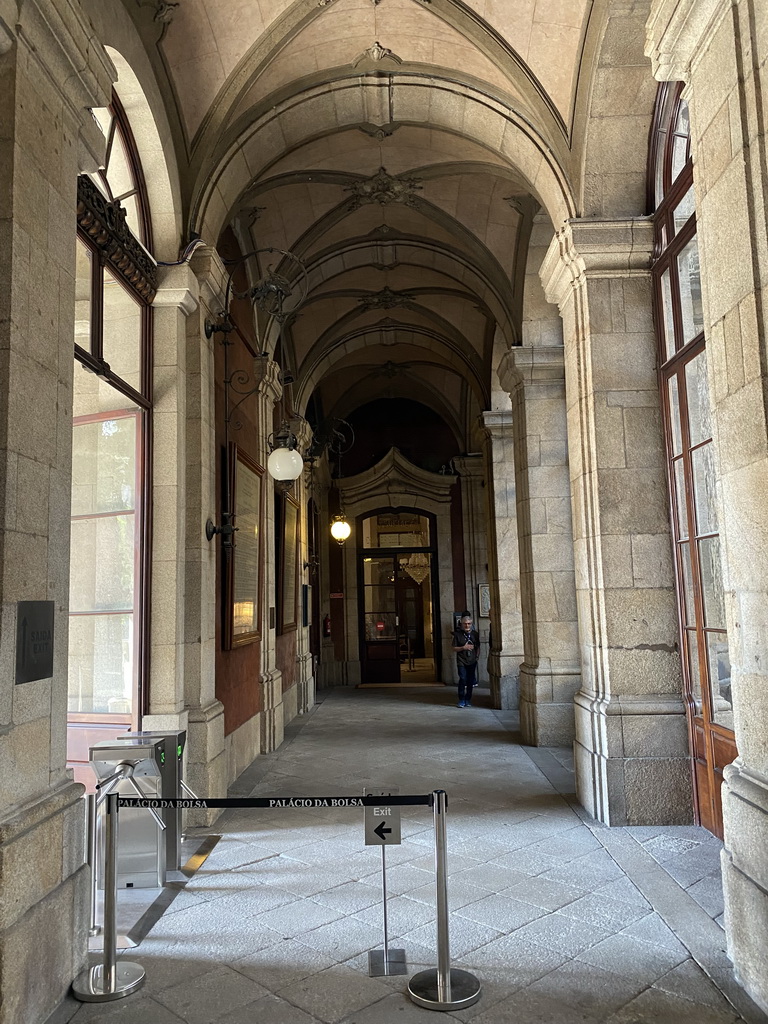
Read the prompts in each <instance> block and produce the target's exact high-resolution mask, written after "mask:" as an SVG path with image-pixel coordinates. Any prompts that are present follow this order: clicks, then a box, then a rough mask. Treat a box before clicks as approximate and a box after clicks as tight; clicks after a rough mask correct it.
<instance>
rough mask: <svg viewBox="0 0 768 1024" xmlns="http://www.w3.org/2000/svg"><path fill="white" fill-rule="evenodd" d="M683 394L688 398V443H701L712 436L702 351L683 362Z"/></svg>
mask: <svg viewBox="0 0 768 1024" xmlns="http://www.w3.org/2000/svg"><path fill="white" fill-rule="evenodd" d="M685 394H686V398H687V399H688V430H689V433H690V445H691V447H693V446H694V445H698V444H701V443H702V441H709V440H710V438H711V437H712V418H711V415H710V407H709V379H708V377H707V361H706V357H705V355H704V353H703V352H700V353H699V355H697V356H696V358H695V359H691V361H690V362H688V363H686V364H685Z"/></svg>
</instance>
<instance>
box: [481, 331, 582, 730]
mask: <svg viewBox="0 0 768 1024" xmlns="http://www.w3.org/2000/svg"><path fill="white" fill-rule="evenodd" d="M499 375H500V379H501V381H502V384H503V385H504V386H505V387H506V388H507V389H508V390H509V392H510V394H511V395H512V408H513V412H512V418H513V419H514V428H515V429H514V436H515V445H514V450H515V459H514V464H515V467H516V469H517V523H518V538H519V543H520V589H521V591H522V628H523V645H524V652H525V655H524V660H523V663H522V665H521V666H520V727H521V730H522V734H523V741H524V742H525V743H529V744H531V745H532V746H556V745H560V746H564V745H570V744H571V743H572V742H573V739H574V707H573V700H574V696H575V694H576V692H577V690H578V689H579V683H580V681H581V674H580V664H579V634H578V624H577V616H576V590H575V583H574V560H573V529H572V517H571V494H570V474H569V469H568V450H567V448H568V441H567V430H566V413H565V370H564V358H563V349H562V348H553V347H539V348H513V349H510V351H509V352H508V353H507V355H506V357H505V358H504V360H503V362H502V364H501V366H500V369H499Z"/></svg>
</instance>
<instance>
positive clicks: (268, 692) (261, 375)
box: [243, 356, 285, 767]
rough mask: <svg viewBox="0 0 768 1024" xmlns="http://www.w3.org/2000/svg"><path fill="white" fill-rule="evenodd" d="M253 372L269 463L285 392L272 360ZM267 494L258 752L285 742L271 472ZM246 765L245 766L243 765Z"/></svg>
mask: <svg viewBox="0 0 768 1024" xmlns="http://www.w3.org/2000/svg"><path fill="white" fill-rule="evenodd" d="M254 375H255V378H256V380H257V381H258V384H259V388H258V391H257V392H256V401H257V403H258V406H257V409H258V412H257V422H258V424H259V442H260V445H261V451H260V453H259V456H260V457H259V461H260V462H261V464H262V466H266V464H267V458H268V457H269V451H268V447H267V438H268V437H269V435H270V434H271V433H272V415H273V409H274V406H275V403H276V402H279V401H280V398H281V397H282V394H283V385H282V384H281V383H280V367H279V366H278V365H277V363H276V362H275V361H274V360H273V359H269V358H268V357H266V356H265V357H263V358H260V359H254ZM262 485H263V487H264V488H265V494H264V545H265V551H264V591H263V593H264V595H265V600H264V606H263V608H262V629H261V636H262V641H261V679H260V681H259V685H260V686H261V712H260V714H261V726H260V728H261V741H260V742H261V749H260V751H256V753H259V752H260V753H262V754H268V753H270V751H272V750H275V749H276V748H277V747H279V746H280V744H281V743H282V742H283V735H284V727H285V725H284V715H283V674H282V672H281V671H280V669H279V668H278V667H277V661H276V658H275V636H276V633H275V622H276V621H277V614H276V613H277V609H275V612H274V613H273V614H272V622H271V625H270V607H271V604H270V602H271V601H272V595H273V594H274V593H275V574H276V573H277V571H278V567H277V566H276V565H275V502H274V493H275V487H274V481H273V479H272V477H271V476H270V475H269V473H265V474H264V476H263V477H262ZM243 767H245V766H243Z"/></svg>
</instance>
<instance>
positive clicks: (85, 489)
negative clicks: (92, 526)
mask: <svg viewBox="0 0 768 1024" xmlns="http://www.w3.org/2000/svg"><path fill="white" fill-rule="evenodd" d="M135 507H136V418H135V417H134V416H124V417H122V418H119V419H117V418H116V419H104V420H96V421H93V422H86V423H75V424H74V425H73V428H72V515H73V516H81V515H87V514H89V513H93V512H117V511H122V510H125V509H134V508H135Z"/></svg>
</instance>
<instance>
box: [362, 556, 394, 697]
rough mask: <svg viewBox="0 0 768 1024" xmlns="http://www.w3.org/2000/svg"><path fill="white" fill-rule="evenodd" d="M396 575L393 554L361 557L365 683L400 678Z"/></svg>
mask: <svg viewBox="0 0 768 1024" xmlns="http://www.w3.org/2000/svg"><path fill="white" fill-rule="evenodd" d="M397 576H398V559H397V557H396V556H394V555H385V556H380V557H376V558H373V557H370V558H363V560H362V577H363V587H362V608H363V644H362V647H363V651H362V654H363V657H362V662H363V664H362V680H363V682H364V683H399V682H400V644H399V616H398V609H397V605H398V601H397Z"/></svg>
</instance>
